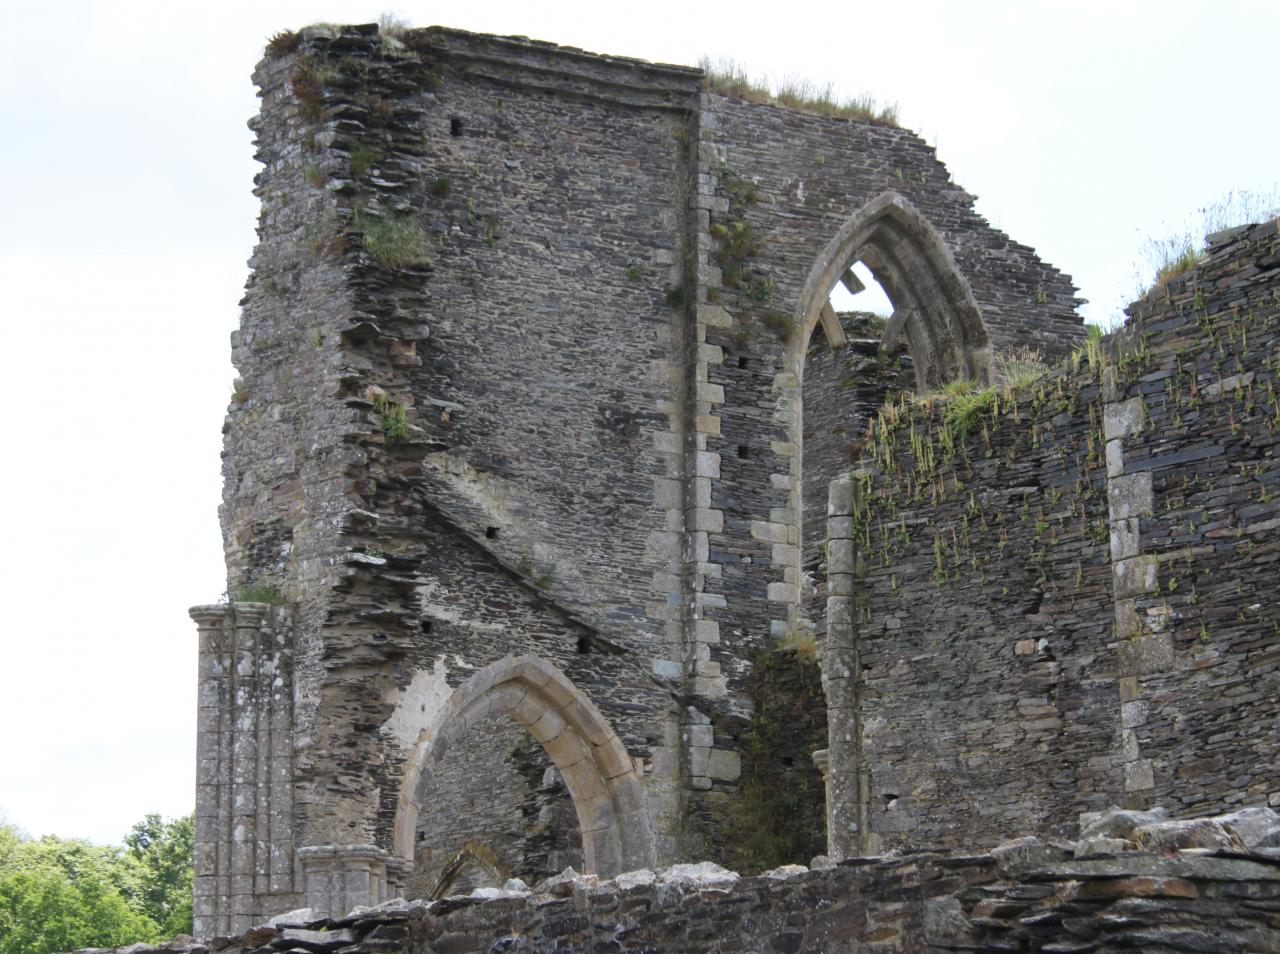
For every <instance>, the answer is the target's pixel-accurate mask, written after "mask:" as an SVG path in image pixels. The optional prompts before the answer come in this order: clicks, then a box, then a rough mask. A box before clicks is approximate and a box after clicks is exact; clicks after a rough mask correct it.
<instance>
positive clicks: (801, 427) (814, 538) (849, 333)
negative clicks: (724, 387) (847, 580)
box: [789, 193, 990, 631]
mask: <svg viewBox="0 0 1280 954" xmlns="http://www.w3.org/2000/svg"><path fill="white" fill-rule="evenodd" d="M796 321H797V323H798V325H799V327H801V328H803V332H804V333H803V334H802V335H797V336H796V338H797V347H796V349H795V351H794V352H793V353H792V363H791V365H790V370H791V371H792V373H793V374H795V376H796V378H797V379H798V380H799V382H800V395H799V400H798V401H796V402H795V407H796V411H795V421H794V430H793V434H794V435H795V437H796V439H797V440H796V443H797V444H798V445H799V451H800V452H799V454H797V455H796V457H795V458H793V460H794V464H793V473H792V482H791V486H792V499H791V506H792V509H793V511H794V512H795V513H796V517H797V520H798V522H799V524H800V528H799V529H800V533H799V538H800V547H799V548H798V551H799V552H798V553H797V554H796V557H797V559H798V562H799V564H800V565H799V572H800V580H801V586H800V601H799V605H797V606H796V607H794V609H793V610H791V611H790V612H789V619H791V620H792V621H794V622H797V623H800V624H802V625H807V626H812V627H813V628H814V629H816V630H818V631H821V629H822V628H823V626H824V622H825V611H824V606H825V599H826V592H825V588H824V583H825V572H824V568H823V566H822V561H823V557H824V547H823V543H824V538H825V515H826V499H827V487H828V485H829V483H830V482H831V480H833V479H834V478H835V477H836V476H838V475H840V474H842V473H846V472H848V470H849V468H850V466H852V464H853V463H855V462H856V461H857V459H858V458H859V457H860V456H861V453H862V448H863V444H864V442H865V440H866V435H867V425H868V423H869V421H870V420H871V418H873V417H874V416H875V414H876V413H877V412H878V411H879V409H880V408H881V407H882V406H883V405H884V403H885V401H886V399H887V398H890V397H896V396H897V395H899V394H901V393H903V392H908V393H910V392H920V391H929V390H932V389H934V388H937V387H939V386H941V385H942V384H944V383H946V382H947V381H949V380H952V379H955V378H975V379H978V380H982V381H985V380H987V379H988V378H989V375H990V367H989V364H990V362H989V354H988V351H987V344H988V342H987V334H986V329H985V327H984V326H983V323H982V319H981V316H980V315H979V312H978V309H977V304H976V302H975V300H974V298H973V295H972V293H971V292H970V291H969V287H968V283H967V282H966V281H965V280H964V278H963V276H962V275H961V274H960V272H959V270H958V268H957V267H956V265H955V262H954V261H953V259H952V257H951V255H950V252H949V251H948V250H947V247H946V245H945V244H944V242H943V241H942V239H941V237H940V236H939V235H938V233H937V232H936V231H935V230H934V229H933V227H932V226H931V225H930V224H929V223H928V222H927V221H926V220H925V219H924V217H923V216H922V215H921V214H920V213H919V212H918V211H917V210H916V209H915V208H914V207H913V206H912V205H911V203H910V202H908V201H907V200H906V199H905V198H903V197H902V196H899V195H896V194H894V193H885V194H883V195H881V196H879V197H877V198H876V199H873V200H872V201H870V202H868V203H867V204H866V205H865V206H863V208H862V209H860V210H859V211H858V212H857V213H855V214H854V215H853V216H852V217H850V219H849V220H848V221H847V222H846V223H845V224H844V226H842V227H841V229H840V230H839V231H838V232H837V234H836V235H835V236H833V237H832V239H831V240H830V241H829V242H828V244H827V246H826V247H825V248H824V249H823V251H822V253H821V254H820V255H819V257H818V259H817V260H816V261H815V263H814V265H813V267H812V269H811V270H810V273H809V277H808V279H807V281H806V282H805V285H804V287H803V290H802V292H801V296H800V301H799V303H798V309H797V314H796Z"/></svg>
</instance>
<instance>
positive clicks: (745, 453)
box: [738, 444, 751, 460]
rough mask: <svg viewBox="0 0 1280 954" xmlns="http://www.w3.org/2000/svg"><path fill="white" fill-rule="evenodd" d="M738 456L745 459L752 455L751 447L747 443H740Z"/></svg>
mask: <svg viewBox="0 0 1280 954" xmlns="http://www.w3.org/2000/svg"><path fill="white" fill-rule="evenodd" d="M738 456H739V457H741V458H742V459H743V460H746V459H747V458H749V457H750V456H751V448H750V447H748V446H747V445H746V444H739V445H738Z"/></svg>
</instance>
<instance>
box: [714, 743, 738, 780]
mask: <svg viewBox="0 0 1280 954" xmlns="http://www.w3.org/2000/svg"><path fill="white" fill-rule="evenodd" d="M707 774H708V775H710V776H711V777H712V778H718V779H722V780H723V781H726V782H733V781H737V779H738V778H739V777H740V776H741V775H742V756H741V755H739V754H738V753H737V752H734V751H732V750H729V749H712V750H711V754H710V756H709V757H708V759H707Z"/></svg>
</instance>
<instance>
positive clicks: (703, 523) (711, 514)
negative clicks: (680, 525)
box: [688, 507, 724, 533]
mask: <svg viewBox="0 0 1280 954" xmlns="http://www.w3.org/2000/svg"><path fill="white" fill-rule="evenodd" d="M688 525H689V529H690V530H704V531H706V532H707V533H720V532H721V531H723V530H724V511H722V510H704V509H703V508H701V507H698V508H696V509H694V510H690V511H689V517H688Z"/></svg>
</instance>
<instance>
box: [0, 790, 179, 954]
mask: <svg viewBox="0 0 1280 954" xmlns="http://www.w3.org/2000/svg"><path fill="white" fill-rule="evenodd" d="M125 842H126V844H125V845H115V846H106V845H95V844H92V843H90V842H87V841H83V840H81V839H77V838H65V839H64V838H56V837H53V836H45V837H43V838H28V837H27V836H26V835H24V834H23V833H22V832H20V831H18V830H17V829H16V828H14V827H13V826H11V825H7V824H0V954H50V952H54V951H71V950H75V949H77V948H83V947H118V946H120V945H124V944H131V943H134V942H136V941H159V940H162V939H167V938H170V937H173V936H174V935H175V934H179V933H189V932H190V930H191V857H192V820H191V817H190V816H188V817H186V818H179V819H175V820H173V821H169V822H165V821H162V820H161V819H160V816H158V815H148V816H147V817H146V818H145V819H144V820H143V821H141V822H139V823H138V824H137V825H135V826H134V827H133V831H132V832H131V833H130V834H129V836H128V837H127V838H126V839H125Z"/></svg>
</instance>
